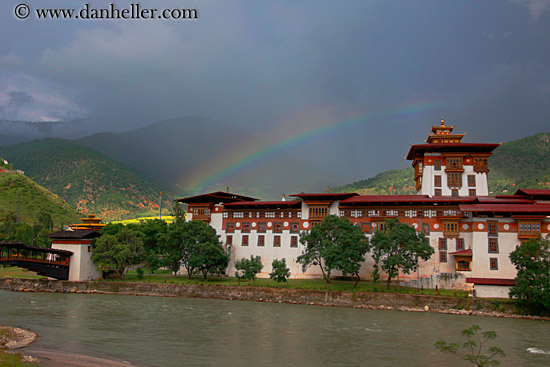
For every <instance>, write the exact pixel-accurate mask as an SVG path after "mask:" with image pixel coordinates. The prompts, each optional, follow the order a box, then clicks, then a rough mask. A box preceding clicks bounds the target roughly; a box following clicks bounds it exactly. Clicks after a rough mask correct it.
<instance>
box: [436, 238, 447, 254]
mask: <svg viewBox="0 0 550 367" xmlns="http://www.w3.org/2000/svg"><path fill="white" fill-rule="evenodd" d="M438 248H439V251H447V239H446V238H440V239H439V241H438Z"/></svg>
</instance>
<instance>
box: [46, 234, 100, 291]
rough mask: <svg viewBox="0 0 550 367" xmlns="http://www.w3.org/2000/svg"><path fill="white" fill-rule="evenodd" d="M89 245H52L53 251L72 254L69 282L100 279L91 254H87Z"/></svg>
mask: <svg viewBox="0 0 550 367" xmlns="http://www.w3.org/2000/svg"><path fill="white" fill-rule="evenodd" d="M91 246H92V245H91V244H76V243H75V244H71V243H63V244H60V243H55V241H54V243H53V244H52V248H53V249H58V250H67V251H71V252H72V253H73V254H72V255H71V258H70V268H69V280H70V281H75V282H77V281H82V280H94V279H100V278H101V273H100V272H99V271H98V270H96V267H95V264H94V263H93V261H92V253H91V252H88V247H90V248H91Z"/></svg>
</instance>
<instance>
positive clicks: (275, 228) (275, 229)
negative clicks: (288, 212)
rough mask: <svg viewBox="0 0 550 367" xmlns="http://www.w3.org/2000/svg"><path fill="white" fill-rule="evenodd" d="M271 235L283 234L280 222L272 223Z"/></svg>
mask: <svg viewBox="0 0 550 367" xmlns="http://www.w3.org/2000/svg"><path fill="white" fill-rule="evenodd" d="M273 233H283V223H281V222H275V223H273Z"/></svg>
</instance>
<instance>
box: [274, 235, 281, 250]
mask: <svg viewBox="0 0 550 367" xmlns="http://www.w3.org/2000/svg"><path fill="white" fill-rule="evenodd" d="M273 247H281V236H280V235H275V236H273Z"/></svg>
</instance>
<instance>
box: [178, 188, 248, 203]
mask: <svg viewBox="0 0 550 367" xmlns="http://www.w3.org/2000/svg"><path fill="white" fill-rule="evenodd" d="M256 200H258V199H256V198H253V197H250V196H244V195H237V194H232V193H230V192H223V191H216V192H211V193H209V194H202V195H196V196H189V197H186V198H182V199H177V200H176V201H177V202H180V203H186V204H191V203H199V204H201V203H210V204H217V203H231V202H234V201H256Z"/></svg>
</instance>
